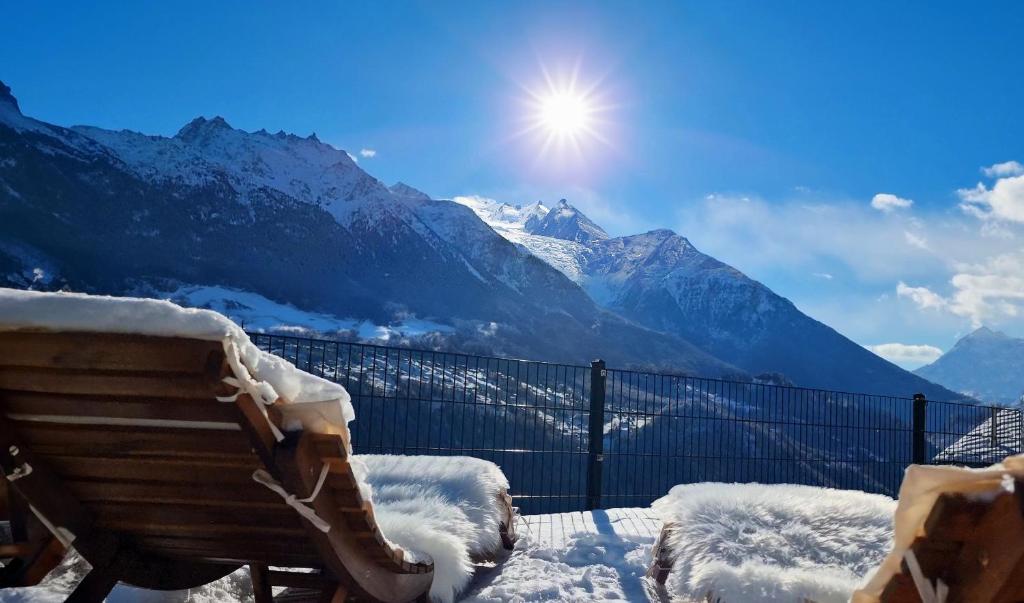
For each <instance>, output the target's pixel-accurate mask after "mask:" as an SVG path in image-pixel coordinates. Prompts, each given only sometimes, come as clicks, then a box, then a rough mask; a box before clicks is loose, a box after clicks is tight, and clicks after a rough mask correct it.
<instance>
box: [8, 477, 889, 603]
mask: <svg viewBox="0 0 1024 603" xmlns="http://www.w3.org/2000/svg"><path fill="white" fill-rule="evenodd" d="M699 486H702V484H697V485H693V487H699ZM777 488H780V487H779V486H768V487H766V490H767V491H772V490H773V489H777ZM781 488H783V489H785V488H792V487H790V486H781ZM807 491H808V492H810V491H814V492H812V494H814V496H813V497H812V498H810V499H804V500H803V501H802V504H801V505H790V508H791V510H798V509H799V508H800V507H801V506H802V505H806V508H807V509H808V513H807V514H804V515H808V516H807V517H800V516H799V513H798V514H797V515H790V516H788V518H787V520H786V522H783V523H782V524H779V525H778V526H774V527H773V526H769V525H768V524H764V525H763V526H762V528H765V529H767V530H775V529H776V528H778V530H777V531H778V534H777V536H776V538H777V539H779V540H780V541H782V540H786V536H787V534H788V535H789V536H793V535H803V536H806V535H807V534H808V533H810V532H812V531H813V526H810V527H809V525H808V524H809V523H813V522H815V521H816V522H818V523H821V522H822V521H828V520H827V519H826V518H825V516H822V517H818V516H817V511H818V510H819V509H820V508H821V507H822V506H823V505H824V506H832V507H834V506H835V504H831V505H830V504H829V502H828V501H827V500H821V496H823V495H825V494H827V493H828V492H835V491H829V490H826V489H819V488H807ZM845 494H846V495H847V496H845V497H843V500H845V501H847V502H848V501H850V500H853V499H855V498H857V497H858V496H860V497H863V500H861V502H863V501H865V500H866V501H868V502H869V503H871V504H869V505H868V506H869V507H872V508H871V509H867V510H864V509H860V512H859V515H860V516H861V517H862V519H863V517H868V516H870V518H874V517H875V516H876V515H878V513H875V511H877V508H876V507H878V508H880V507H886V508H888V506H889V505H891V501H889V502H888V503H886V502H885V501H883V500H881V499H882V498H884V497H875V496H874V495H867V494H862V493H854V492H847V493H845ZM876 498H877V499H878V500H875V499H876ZM869 499H871V500H869ZM732 500H733V501H734V502H735V504H733V505H732V506H733V508H734V511H735V512H734V513H732V514H729V513H726V514H725V516H731V517H732V518H733V519H736V521H735V523H736V525H735V526H733V527H735V528H736V530H737V531H738V532H737V534H736V535H735V536H736V537H728V536H727V533H728V530H724V529H723V530H718V531H717V532H716V531H715V530H714V529H713V527H714V526H712V525H711V524H713V523H715V522H713V521H712V522H708V525H707V526H705V527H706V528H708V529H706V530H704V533H703V534H695V536H696V537H700V538H703V539H704V540H702V541H701V546H702V547H705V546H706V550H707V551H716V552H721V550H724V549H728V551H727V553H728V554H723V555H722V561H723V563H728V562H729V561H730V559H731V558H732V557H735V556H736V555H740V556H743V555H746V558H745V559H744V563H743V564H742V565H744V566H745V567H747V569H749V568H750V567H751V566H753V565H760V566H761V567H762V568H763V569H764V570H771V568H772V567H773V564H778V563H780V562H781V563H782V565H786V564H787V563H788V564H790V565H794V564H800V565H802V567H801V568H800V573H801V577H802V578H804V579H807V578H813V577H814V576H815V575H820V576H821V577H822V580H823V582H828V583H829V584H828V586H830V587H833V586H835V584H834V583H833V582H834V581H835V580H834V579H835V577H836V574H835V572H836V570H837V569H839V571H840V572H842V573H844V574H848V575H849V577H846V576H843V578H844V579H846V580H847V582H849V581H850V580H852V579H855V578H856V577H859V576H861V575H862V574H861V572H866V571H867V569H866V568H869V567H870V564H871V563H872V562H874V563H877V560H880V559H881V556H882V555H884V551H885V549H886V548H887V547H888V546H889V539H888V538H889V533H888V531H887V528H886V526H881V525H875V524H878V523H879V521H875V520H874V519H872V521H868V522H862V523H864V525H860V524H857V525H853V523H849V524H846V525H835V526H834V528H835V530H836V533H837V534H839V533H842V534H844V535H846V536H847V537H849V542H846V543H845V546H844V541H842V540H841V539H835V541H834V543H833V544H834V545H835V546H834V547H832V549H835V550H832V549H829V547H828V546H823V548H822V554H821V556H820V558H819V559H817V560H816V559H815V558H814V556H813V555H810V554H805V553H807V552H806V551H805V552H804V553H802V554H800V555H794V556H793V557H792V559H779V558H778V557H779V555H784V554H786V551H788V549H787V548H786V547H776V549H777V550H776V549H773V550H772V551H771V554H769V555H767V556H766V555H764V553H765V551H764V550H755V549H757V547H751V548H750V550H746V551H745V552H744V546H745V545H744V542H745V541H744V534H749V533H750V531H751V530H752V529H753V527H754V524H755V523H757V522H756V521H751V517H753V516H754V515H757V513H756V511H757V510H758V509H757V508H752V509H751V513H748V516H747V517H746V518H739V517H738V516H737V514H739V513H740V509H739V507H741V506H743V504H744V503H743V499H742V498H741V497H733V498H732ZM858 500H860V499H858ZM720 502H723V503H727V502H728V501H727V500H724V501H720ZM790 502H793V501H792V499H791V500H790ZM725 506H728V505H727V504H726V505H725ZM718 510H721V507H719V508H718ZM761 510H763V509H761ZM714 514H715V513H711V515H714ZM856 514H857V513H854V515H856ZM719 515H720V517H721V514H719ZM826 515H827V514H826ZM829 517H832V516H829ZM762 519H763V518H762ZM769 519H770V518H769ZM848 519H849V518H848ZM730 521H731V520H730ZM762 523H763V522H762ZM768 523H769V524H770V523H771V522H770V521H769V522H768ZM881 523H884V522H881ZM783 524H785V525H783ZM765 526H767V527H765ZM719 527H722V526H719ZM661 528H662V520H661V519H659V517H658V516H657V515H656V514H655V513H654V511H653V510H652V509H638V508H634V509H605V510H597V511H590V512H572V513H554V514H547V515H530V516H524V517H521V518H520V523H519V526H518V532H519V535H520V539H519V542H518V543H517V545H516V548H515V550H514V551H512V552H511V553H510V554H508V555H507V556H505V557H503V558H501V559H499V560H498V561H497V562H496V563H493V564H489V565H484V566H478V567H477V569H476V574H475V576H474V577H473V580H472V582H471V583H470V585H469V587H468V588H467V590H466V591H465V593H464V594H463V596H462V597H461V598H460V599H459V600H460V601H463V602H465V603H529V602H539V601H561V602H566V603H572V602H581V603H582V602H585V601H598V600H600V601H630V602H640V603H649V602H650V603H653V602H660V601H668V600H672V601H690V599H687V598H685V597H683V596H682V595H680V594H678V593H677V594H675V595H670V594H669V593H668V591H666V590H665V589H664V588H662V587H658V586H657V585H656V584H654V583H653V581H651V580H649V579H647V578H645V577H644V574H645V573H646V572H647V569H648V568H649V567H650V565H651V555H652V550H653V547H654V542H655V540H656V539H657V537H658V534H659V533H660V531H661ZM861 528H863V529H861ZM765 533H767V532H765ZM712 534H717V536H716V538H717V541H715V542H707V539H708V537H709V535H712ZM748 540H749V539H748ZM790 540H792V539H790ZM762 544H764V541H762ZM815 545H816V546H818V545H822V543H821V542H816V543H815ZM761 548H762V549H763V547H761ZM825 549H829V550H825ZM844 555H845V557H847V558H849V559H847V561H849V567H848V568H846V570H843V569H842V568H839V567H838V563H837V558H839V557H842V556H844ZM730 556H732V557H730ZM876 558H877V559H876ZM719 565H722V563H720V564H719ZM705 569H707V567H705ZM81 571H82V569H81V567H80V564H79V567H77V568H71V572H70V573H71V574H73V575H75V576H77V575H81ZM822 571H824V573H821V574H816V572H822ZM68 573H69V572H68V570H64V573H63V575H61V573H60V572H54V576H52V577H49V578H48V579H47V582H46V583H45V584H44V585H42V586H40V587H36V588H31V589H14V590H7V591H2V590H0V603H49V602H50V601H59V600H61V599H62V598H63V595H64V593H66V592H67V590H68V589H70V588H71V587H73V586H74V583H75V582H76V580H75V579H69V577H68ZM790 573H792V572H790ZM773 575H774V577H775V578H776V584H775V586H778V587H780V588H778V589H776V590H773V591H771V592H758V593H751V592H737V591H733V592H732V593H730V594H732V595H733V596H731V597H728V598H727V599H726V600H727V601H728V602H729V603H756V602H759V601H765V600H771V601H797V600H799V599H797V598H793V597H789V596H788V595H789V594H792V593H788V592H786V590H785V588H782V587H785V586H786V585H788V584H789V582H787V574H786V572H785V571H784V569H783V567H782V566H781V565H779V566H778V567H777V571H775V572H774V574H773V573H770V572H762V574H761V576H762V579H764V578H765V577H766V576H767V577H771V576H773ZM790 577H791V576H790ZM670 587H671V584H670ZM849 588H851V589H852V585H850V586H849ZM251 597H252V595H251V591H250V590H249V583H248V576H247V574H246V571H245V570H244V569H243V570H239V571H238V572H236V573H235V574H232V575H231V576H228V577H227V578H224V579H222V580H220V581H218V582H216V583H213V584H210V585H207V586H204V587H201V588H197V589H193V590H191V591H181V592H177V593H165V594H159V593H152V592H145V591H139V590H136V589H129V588H125V587H119V588H118V589H117V590H115V591H114V593H113V594H112V595H111V598H110V599H109V600H110V601H116V602H117V603H122V602H128V601H135V602H138V601H145V602H146V603H209V602H211V601H218V602H223V603H233V602H236V601H237V602H243V601H245V602H248V601H251V600H252V599H251ZM695 600H702V599H695ZM819 600H822V601H827V600H832V599H831V598H829V597H827V596H826V598H824V599H819ZM843 600H845V598H844V599H843Z"/></svg>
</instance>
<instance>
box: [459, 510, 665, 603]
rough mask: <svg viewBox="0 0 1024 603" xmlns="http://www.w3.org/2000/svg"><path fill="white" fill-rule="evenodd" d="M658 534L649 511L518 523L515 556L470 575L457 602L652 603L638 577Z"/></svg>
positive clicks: (653, 596) (652, 591) (650, 591)
mask: <svg viewBox="0 0 1024 603" xmlns="http://www.w3.org/2000/svg"><path fill="white" fill-rule="evenodd" d="M660 531H661V520H659V519H657V518H656V517H655V516H654V515H653V513H652V512H651V510H650V509H606V510H598V511H589V512H585V513H581V512H574V513H553V514H548V515H530V516H526V517H523V518H522V519H521V521H520V524H519V532H520V541H519V543H518V544H517V546H516V550H515V551H513V552H512V554H511V555H510V556H509V557H508V558H507V559H505V560H503V561H502V562H500V563H498V564H497V565H495V566H494V567H491V568H481V569H479V570H477V574H476V576H475V578H474V580H473V583H472V584H471V585H470V588H469V590H468V591H467V594H466V595H465V596H464V597H463V599H462V601H466V602H472V603H499V602H502V603H504V602H517V603H518V602H523V603H525V602H527V601H565V602H572V601H580V602H582V601H598V600H601V601H658V600H660V599H659V595H658V592H657V589H656V588H654V587H653V586H652V585H651V583H650V582H648V581H647V580H646V579H645V578H644V573H645V572H646V571H647V568H648V567H649V566H650V564H651V550H652V549H653V547H654V541H655V540H656V539H657V538H658V533H659V532H660Z"/></svg>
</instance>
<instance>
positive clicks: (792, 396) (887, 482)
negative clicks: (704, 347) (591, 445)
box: [603, 370, 912, 506]
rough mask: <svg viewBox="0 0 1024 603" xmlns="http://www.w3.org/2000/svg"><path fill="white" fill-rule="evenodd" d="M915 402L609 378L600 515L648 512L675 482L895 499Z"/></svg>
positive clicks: (638, 376)
mask: <svg viewBox="0 0 1024 603" xmlns="http://www.w3.org/2000/svg"><path fill="white" fill-rule="evenodd" d="M910 411H911V401H910V400H909V399H904V398H894V397H884V396H868V395H860V394H847V393H841V392H829V391H823V390H812V389H804V388H796V387H782V386H775V385H768V384H758V383H741V382H730V381H720V380H716V379H701V378H695V377H687V376H676V375H664V374H654V373H642V372H635V371H621V370H609V371H608V410H607V416H608V418H609V421H608V423H607V424H606V426H605V438H606V439H605V483H606V484H607V486H606V490H605V493H604V500H603V502H604V504H605V506H646V505H648V504H650V502H651V501H652V500H654V499H655V498H657V497H659V496H662V495H664V493H665V492H667V491H668V489H669V488H670V487H671V486H673V485H675V484H681V483H693V482H705V481H712V482H714V481H717V482H760V483H794V484H811V485H816V486H828V487H835V488H856V489H859V490H866V491H869V492H880V493H885V494H889V495H893V494H895V492H896V491H897V489H898V488H899V484H900V480H901V479H902V475H903V469H904V468H905V467H906V465H907V464H908V463H909V462H910V454H911V433H912V430H911V413H910Z"/></svg>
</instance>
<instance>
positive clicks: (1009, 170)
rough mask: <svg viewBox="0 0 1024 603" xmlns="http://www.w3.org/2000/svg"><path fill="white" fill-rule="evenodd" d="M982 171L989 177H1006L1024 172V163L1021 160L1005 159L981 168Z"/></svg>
mask: <svg viewBox="0 0 1024 603" xmlns="http://www.w3.org/2000/svg"><path fill="white" fill-rule="evenodd" d="M981 172H982V173H983V174H985V175H986V176H988V177H989V178H1005V177H1006V176H1020V175H1022V174H1024V164H1022V163H1020V162H1019V161H1004V162H1003V163H995V164H992V165H990V166H988V167H983V168H981Z"/></svg>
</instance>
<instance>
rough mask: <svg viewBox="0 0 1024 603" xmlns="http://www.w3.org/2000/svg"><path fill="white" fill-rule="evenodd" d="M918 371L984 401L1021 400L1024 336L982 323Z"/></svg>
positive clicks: (1011, 402) (1022, 395) (1003, 402)
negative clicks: (1000, 330)
mask: <svg viewBox="0 0 1024 603" xmlns="http://www.w3.org/2000/svg"><path fill="white" fill-rule="evenodd" d="M914 372H915V373H917V374H918V375H920V376H922V377H924V378H925V379H929V380H931V381H934V382H935V383H940V384H942V385H944V386H946V387H948V388H950V389H952V390H956V391H959V392H963V393H965V394H968V395H970V396H973V397H975V398H977V399H979V400H982V401H984V402H990V403H995V404H1020V403H1021V400H1022V397H1024V339H1018V338H1015V337H1010V336H1009V335H1006V334H1005V333H1000V332H999V331H993V330H991V329H989V328H987V327H981V328H979V329H977V330H976V331H974V332H973V333H970V334H968V335H966V336H964V337H963V338H961V339H960V341H958V342H956V345H954V346H953V347H952V349H950V350H949V351H948V352H946V353H945V354H943V355H942V356H941V357H940V358H939V359H938V360H936V361H935V362H933V363H931V364H929V365H927V366H922V367H921V368H919V369H917V370H916V371H914Z"/></svg>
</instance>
